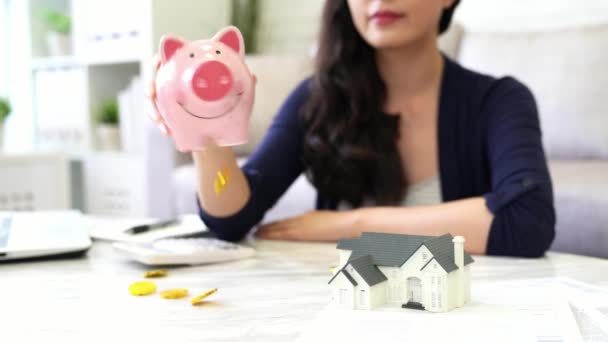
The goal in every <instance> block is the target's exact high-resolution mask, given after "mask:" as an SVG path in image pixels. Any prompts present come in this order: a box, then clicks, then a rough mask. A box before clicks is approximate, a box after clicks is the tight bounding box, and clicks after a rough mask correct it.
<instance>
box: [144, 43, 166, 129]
mask: <svg viewBox="0 0 608 342" xmlns="http://www.w3.org/2000/svg"><path fill="white" fill-rule="evenodd" d="M160 63H161V59H160V56H159V55H158V54H156V55H154V56H153V57H152V60H151V61H150V67H151V69H152V70H150V75H151V79H150V81H149V82H148V88H147V89H146V95H147V97H148V106H147V107H148V108H147V112H148V116H149V117H150V119H151V120H152V121H154V122H156V123H157V124H158V128H159V129H160V132H161V133H162V134H163V135H164V136H170V135H171V130H170V129H169V127H168V126H167V124H166V123H165V120H164V119H163V117H162V115H160V111H159V110H158V106H157V105H156V74H157V72H158V69H159V68H160Z"/></svg>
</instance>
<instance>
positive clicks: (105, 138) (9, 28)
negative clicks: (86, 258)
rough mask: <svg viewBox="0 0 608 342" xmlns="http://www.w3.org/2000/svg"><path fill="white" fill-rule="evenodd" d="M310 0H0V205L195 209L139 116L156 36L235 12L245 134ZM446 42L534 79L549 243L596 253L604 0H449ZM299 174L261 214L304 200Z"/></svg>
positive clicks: (600, 238) (263, 123)
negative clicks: (245, 67)
mask: <svg viewBox="0 0 608 342" xmlns="http://www.w3.org/2000/svg"><path fill="white" fill-rule="evenodd" d="M323 3H324V0H307V1H296V0H204V1H203V0H129V1H118V0H103V1H102V0H79V1H75V0H0V98H1V100H0V210H43V209H70V208H75V209H80V210H82V211H83V212H85V213H87V214H92V215H106V216H130V217H156V218H170V217H174V216H176V215H182V214H185V213H192V212H196V207H195V188H196V187H195V178H194V170H193V166H192V163H191V159H190V157H189V156H188V155H184V154H180V153H178V152H176V151H175V148H174V146H173V143H172V141H171V140H169V139H166V138H164V137H162V136H161V135H160V133H159V132H158V129H157V128H156V126H155V125H153V124H152V123H151V122H150V121H149V120H148V118H147V115H146V112H147V109H146V102H145V97H144V87H145V84H146V83H145V82H144V81H143V80H145V79H147V78H148V77H149V73H150V71H151V69H150V63H149V61H150V58H151V57H152V55H153V54H154V53H156V51H157V47H158V42H159V39H160V37H161V36H162V35H163V34H165V33H174V34H178V35H181V36H183V37H185V38H188V39H200V38H207V37H211V36H212V35H213V34H214V33H215V32H217V31H218V30H219V29H221V28H222V27H224V26H226V25H229V24H233V25H236V26H238V27H239V28H240V29H241V31H242V32H243V33H244V35H245V40H246V50H247V62H248V64H249V66H250V68H251V69H252V71H253V72H254V73H256V74H257V76H258V80H259V81H258V86H257V94H256V104H255V107H254V112H253V116H252V122H251V128H250V131H251V139H250V143H248V144H247V145H245V146H241V147H239V148H238V149H237V150H238V153H239V155H240V156H241V159H242V160H244V159H246V157H247V155H248V154H249V153H251V151H252V150H253V149H254V148H255V146H256V144H257V143H258V142H259V141H260V139H261V137H262V136H263V134H264V132H265V130H266V129H267V127H268V125H269V124H270V121H271V119H272V117H273V115H274V114H275V112H276V110H277V108H278V107H279V106H280V104H281V103H282V101H283V100H284V99H285V97H286V96H287V94H288V93H289V92H290V90H291V89H292V88H293V87H294V86H295V85H296V84H297V83H299V82H300V81H301V80H302V79H303V78H305V77H306V76H307V75H309V74H310V72H311V62H312V57H313V55H314V51H315V41H316V36H317V32H318V28H319V16H320V12H321V8H322V6H323ZM440 47H441V49H442V50H443V51H444V53H445V54H446V55H448V56H450V57H451V58H453V59H455V60H456V61H458V62H459V63H461V64H463V65H465V66H466V67H469V68H472V69H475V70H478V71H481V72H484V73H488V74H492V75H495V76H502V75H507V74H508V75H513V76H515V77H517V78H519V79H521V80H522V81H523V82H524V83H526V84H527V85H528V86H530V88H531V89H532V90H533V92H534V94H535V96H536V99H537V102H538V105H539V108H540V115H541V123H542V127H543V139H544V144H545V148H546V151H547V154H548V157H549V161H550V167H551V173H552V177H553V180H554V182H555V190H556V207H557V210H558V221H559V223H558V238H557V239H556V242H555V244H554V246H553V248H554V249H557V250H563V251H571V252H576V253H582V254H591V255H603V256H608V248H605V247H606V246H608V211H606V208H608V100H606V89H608V68H607V65H606V64H607V61H608V0H584V1H581V0H509V1H497V0H463V1H462V4H461V6H460V7H459V8H458V10H457V12H456V16H455V23H454V25H453V26H452V28H451V29H450V31H449V32H448V33H447V34H445V35H444V36H442V37H441V40H440ZM313 204H314V191H313V190H312V189H311V187H310V185H309V184H308V183H307V182H306V180H305V179H304V178H302V177H301V178H300V179H298V181H297V182H296V183H295V184H294V186H292V188H291V189H290V190H289V192H288V194H287V195H286V196H285V197H284V198H283V199H282V200H281V202H280V203H279V204H278V205H277V206H276V207H275V208H274V209H273V210H272V211H271V212H270V213H269V214H268V215H267V218H266V220H271V219H276V218H280V217H285V216H289V215H293V214H296V213H300V212H302V211H303V210H307V209H312V207H313Z"/></svg>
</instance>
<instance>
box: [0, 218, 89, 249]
mask: <svg viewBox="0 0 608 342" xmlns="http://www.w3.org/2000/svg"><path fill="white" fill-rule="evenodd" d="M90 247H91V238H90V237H89V232H88V229H87V227H86V225H85V221H84V217H83V216H82V214H81V213H80V212H78V211H34V212H7V211H0V261H4V260H16V259H25V258H36V257H46V256H62V255H66V256H67V255H70V256H71V255H78V254H84V252H86V251H87V250H88V249H89V248H90Z"/></svg>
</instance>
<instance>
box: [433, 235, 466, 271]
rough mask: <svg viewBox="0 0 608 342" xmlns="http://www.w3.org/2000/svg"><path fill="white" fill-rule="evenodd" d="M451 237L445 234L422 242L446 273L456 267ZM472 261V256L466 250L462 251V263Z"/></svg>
mask: <svg viewBox="0 0 608 342" xmlns="http://www.w3.org/2000/svg"><path fill="white" fill-rule="evenodd" d="M452 239H453V237H452V235H450V234H445V235H442V236H439V237H436V238H434V239H430V240H427V241H425V242H424V243H423V244H424V245H425V246H426V248H428V250H429V251H430V252H431V253H432V254H433V258H434V259H435V260H437V262H438V263H439V265H441V267H443V269H444V270H445V271H446V272H448V273H450V272H452V271H455V270H457V269H458V266H456V263H455V262H454V242H452ZM472 262H473V258H471V256H470V255H469V254H468V253H467V252H464V264H465V265H468V264H470V263H472ZM425 266H426V265H425ZM423 268H424V267H423Z"/></svg>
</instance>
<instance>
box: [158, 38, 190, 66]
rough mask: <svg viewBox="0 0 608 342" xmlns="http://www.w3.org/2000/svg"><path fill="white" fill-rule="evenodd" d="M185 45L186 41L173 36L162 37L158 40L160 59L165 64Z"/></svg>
mask: <svg viewBox="0 0 608 342" xmlns="http://www.w3.org/2000/svg"><path fill="white" fill-rule="evenodd" d="M184 45H186V41H184V40H183V39H181V38H179V37H175V36H168V35H167V36H163V37H162V38H161V39H160V58H161V60H162V62H163V63H166V62H167V61H169V60H170V59H171V57H173V55H174V54H175V52H176V51H177V50H179V49H181V48H182V47H183V46H184Z"/></svg>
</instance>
